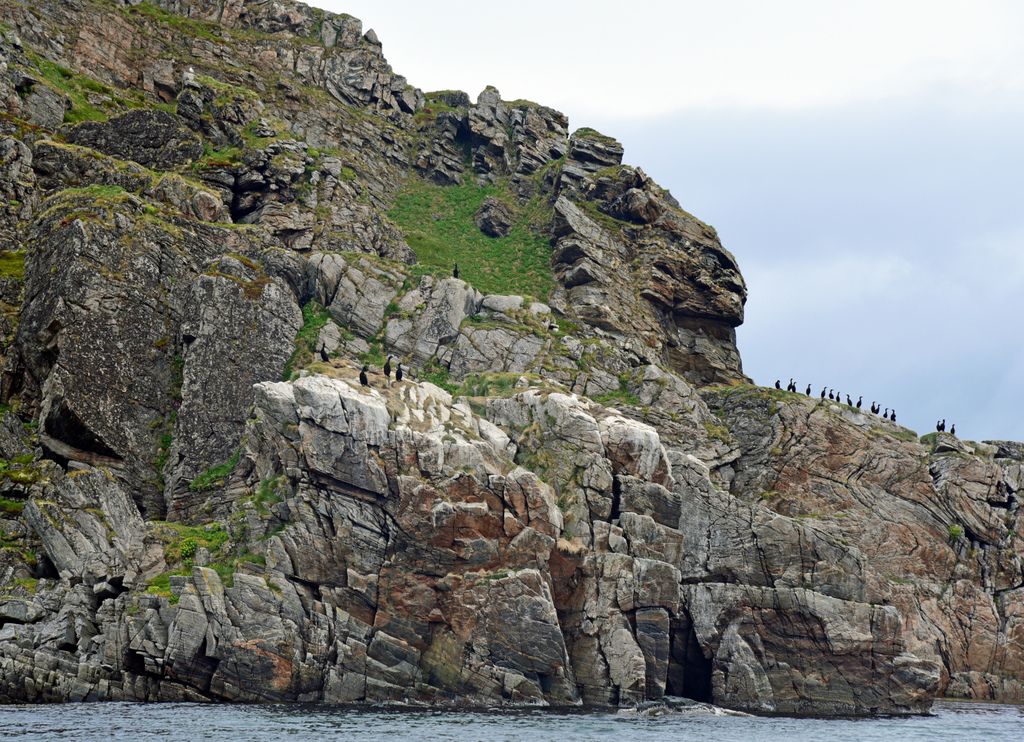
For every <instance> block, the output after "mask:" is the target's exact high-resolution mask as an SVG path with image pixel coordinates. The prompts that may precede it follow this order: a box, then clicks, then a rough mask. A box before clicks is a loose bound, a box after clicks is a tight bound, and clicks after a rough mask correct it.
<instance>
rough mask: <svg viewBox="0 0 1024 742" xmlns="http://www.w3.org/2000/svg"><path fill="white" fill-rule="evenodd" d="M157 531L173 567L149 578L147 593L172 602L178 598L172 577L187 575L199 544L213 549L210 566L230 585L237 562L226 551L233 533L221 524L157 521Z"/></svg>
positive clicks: (155, 532) (166, 556)
mask: <svg viewBox="0 0 1024 742" xmlns="http://www.w3.org/2000/svg"><path fill="white" fill-rule="evenodd" d="M153 525H154V526H155V529H154V534H155V535H156V536H157V537H158V538H159V539H160V540H161V541H162V542H163V544H164V555H165V558H166V560H167V564H168V566H171V567H172V568H171V569H169V570H167V571H166V572H164V573H162V574H160V575H157V576H156V577H154V578H153V579H151V580H150V581H149V584H148V585H147V587H146V592H147V593H149V594H151V595H161V596H163V597H165V598H168V599H169V600H170V602H171V603H177V602H178V598H177V596H175V595H174V594H173V593H172V592H171V577H173V576H176V575H188V574H190V573H191V570H192V560H193V558H194V557H195V555H196V552H197V551H198V550H199V549H200V547H202V548H204V549H206V550H207V551H209V552H210V555H211V556H212V557H214V558H215V559H216V561H214V563H212V564H210V565H209V566H210V568H211V569H214V570H216V572H217V573H218V574H219V575H220V576H221V579H222V580H223V581H224V583H225V585H228V586H230V584H231V582H230V580H231V575H232V574H234V571H235V570H234V561H232V560H229V559H228V558H227V555H226V554H225V551H226V548H227V545H228V543H229V539H230V535H229V534H228V531H227V529H226V528H225V527H224V525H223V524H221V523H216V522H214V523H207V524H205V525H201V526H186V525H183V524H181V523H169V522H155V523H153Z"/></svg>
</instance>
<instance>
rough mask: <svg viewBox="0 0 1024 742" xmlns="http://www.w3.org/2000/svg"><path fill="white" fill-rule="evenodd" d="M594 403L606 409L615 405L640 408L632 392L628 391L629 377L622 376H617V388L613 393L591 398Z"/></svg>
mask: <svg viewBox="0 0 1024 742" xmlns="http://www.w3.org/2000/svg"><path fill="white" fill-rule="evenodd" d="M592 399H593V400H594V401H595V402H599V403H600V404H603V405H605V406H606V407H613V406H615V405H617V404H625V405H632V406H634V407H639V406H640V400H639V399H638V398H637V396H636V395H635V394H633V392H631V391H629V375H628V374H622V375H621V376H619V388H618V389H616V390H615V391H614V392H608V393H607V394H598V395H597V396H595V397H593V398H592Z"/></svg>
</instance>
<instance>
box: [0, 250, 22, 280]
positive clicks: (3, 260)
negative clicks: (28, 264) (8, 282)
mask: <svg viewBox="0 0 1024 742" xmlns="http://www.w3.org/2000/svg"><path fill="white" fill-rule="evenodd" d="M0 276H2V277H3V278H16V279H18V280H21V279H23V278H24V277H25V251H24V250H0Z"/></svg>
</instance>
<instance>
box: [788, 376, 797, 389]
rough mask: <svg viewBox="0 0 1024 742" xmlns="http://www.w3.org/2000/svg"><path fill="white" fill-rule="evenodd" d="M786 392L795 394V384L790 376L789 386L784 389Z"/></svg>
mask: <svg viewBox="0 0 1024 742" xmlns="http://www.w3.org/2000/svg"><path fill="white" fill-rule="evenodd" d="M786 391H787V392H795V391H796V382H795V381H793V377H792V376H790V377H789V385H788V386H787V387H786Z"/></svg>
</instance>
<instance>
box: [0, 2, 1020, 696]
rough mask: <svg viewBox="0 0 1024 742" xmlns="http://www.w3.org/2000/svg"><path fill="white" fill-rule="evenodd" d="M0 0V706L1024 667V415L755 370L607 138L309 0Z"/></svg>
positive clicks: (676, 687)
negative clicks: (791, 388)
mask: <svg viewBox="0 0 1024 742" xmlns="http://www.w3.org/2000/svg"><path fill="white" fill-rule="evenodd" d="M0 11H2V13H3V18H4V23H3V25H2V26H0V37H2V40H3V43H2V44H0V106H2V109H3V115H2V116H0V335H2V338H0V341H2V342H0V360H2V368H3V375H2V385H0V392H2V399H0V401H2V402H3V403H4V405H5V407H4V410H3V412H2V414H0V701H4V702H12V701H19V702H20V701H27V702H59V701H79V700H127V699H133V700H179V701H180V700H184V701H200V700H225V701H268V702H278V701H293V702H328V703H352V702H369V703H374V702H381V701H421V702H430V703H434V704H459V705H482V706H483V705H486V706H492V705H494V704H500V703H507V704H529V705H545V704H558V705H564V704H570V705H571V704H611V705H616V704H631V703H636V702H641V701H645V700H653V699H660V698H663V697H666V696H687V697H690V698H693V699H696V700H699V701H705V702H713V703H716V704H719V705H722V706H727V707H730V708H735V709H741V710H745V711H752V712H763V713H781V714H824V715H831V714H840V715H860V714H877V713H916V712H922V711H926V710H927V709H928V707H929V706H930V704H931V702H932V699H933V698H934V697H935V696H936V695H938V694H942V693H948V694H952V695H958V696H969V697H976V698H986V699H997V700H1021V699H1022V698H1024V657H1022V650H1021V647H1022V646H1024V624H1022V622H1021V616H1022V615H1024V608H1022V601H1024V587H1022V585H1024V573H1022V566H1024V542H1022V540H1021V537H1020V536H1019V535H1018V534H1019V533H1020V531H1021V523H1020V522H1019V521H1020V517H1021V516H1020V509H1019V497H1020V495H1019V493H1020V491H1021V488H1022V486H1024V445H1022V444H1018V443H1013V442H992V443H983V444H977V443H970V442H965V441H959V440H957V439H956V438H954V437H952V436H946V435H941V436H939V437H937V438H936V437H925V438H923V439H918V438H917V436H916V435H914V434H913V433H912V432H910V431H907V430H905V429H903V428H900V427H898V426H896V425H894V424H891V423H889V422H887V421H883V420H880V419H879V418H877V417H875V416H869V415H866V414H861V413H860V412H857V411H854V410H852V409H850V408H847V407H845V406H842V405H834V404H831V403H825V402H821V403H817V402H815V401H814V400H808V399H806V398H804V397H800V396H798V395H790V394H787V393H783V392H778V393H776V392H774V391H772V390H764V389H759V388H757V387H753V386H749V385H748V384H746V383H745V382H746V379H745V377H744V376H743V372H742V366H741V362H740V357H739V353H738V351H737V349H736V342H735V328H736V326H737V325H739V324H740V323H741V322H742V320H743V304H744V301H745V297H746V287H745V285H744V282H743V278H742V276H741V275H740V272H739V268H738V267H737V264H736V261H735V260H734V258H733V257H732V256H731V255H730V254H729V253H728V252H727V251H726V250H725V249H724V248H723V247H722V245H721V244H720V243H719V241H718V237H717V235H716V233H715V231H714V230H713V229H712V228H711V227H709V226H707V225H705V224H703V223H702V222H700V221H699V220H697V219H696V218H695V217H693V216H692V215H690V214H688V213H687V212H685V211H684V210H683V209H682V208H681V206H680V204H679V203H678V202H677V201H676V200H675V199H674V198H673V197H672V196H671V195H670V194H669V193H668V192H667V191H665V190H664V189H662V188H660V187H659V186H658V185H657V184H655V183H654V182H653V181H652V180H651V179H650V178H649V177H648V176H647V175H646V174H644V173H643V171H642V170H640V169H638V168H635V167H632V166H629V165H624V164H623V163H622V156H623V150H622V146H621V145H620V144H619V143H618V142H617V141H616V140H615V139H613V138H611V137H608V136H605V135H603V134H600V133H598V132H596V131H594V130H592V129H585V128H584V129H578V130H576V131H575V132H573V133H572V134H571V135H570V130H569V123H568V121H567V119H566V117H565V116H564V115H562V114H561V113H559V112H557V111H554V110H552V109H550V108H546V107H544V106H541V105H538V104H535V103H532V102H529V101H504V100H502V98H501V96H500V94H499V93H498V91H497V90H496V89H494V88H490V87H489V88H487V89H485V90H484V91H483V92H482V93H481V94H480V95H479V96H478V97H477V99H476V101H475V102H474V101H472V100H471V99H470V97H469V96H468V95H466V94H465V93H462V92H460V91H441V92H437V93H428V94H426V95H425V94H423V93H422V92H420V91H419V90H416V89H415V88H412V87H411V86H409V85H408V84H407V83H406V81H405V79H404V78H402V77H400V76H398V75H396V74H395V73H394V72H393V71H392V70H391V68H390V67H389V66H388V64H387V62H386V61H385V59H384V57H383V55H382V51H381V44H380V41H379V40H378V39H377V37H376V35H375V34H374V33H373V32H372V31H368V32H366V33H363V29H362V26H361V24H360V23H359V21H357V20H356V19H354V18H351V17H349V16H335V15H332V14H329V13H325V12H323V11H320V10H316V9H313V8H309V7H307V6H305V5H301V4H299V3H294V2H291V1H290V0H281V1H280V2H274V3H263V2H260V3H243V2H222V1H221V0H157V2H150V3H141V4H140V3H134V2H131V3H92V2H74V3H60V2H42V3H34V4H32V7H31V8H28V7H27V6H26V4H24V3H21V2H15V1H14V0H0ZM417 208H420V209H422V211H423V213H425V214H427V216H426V217H425V218H424V219H422V220H421V221H420V222H419V223H410V221H409V217H408V214H409V213H410V211H414V210H415V209H417ZM417 213H418V212H417ZM481 233H482V234H481ZM418 260H419V261H422V263H421V264H416V263H417V261H418ZM455 261H457V262H458V263H459V264H460V265H461V266H463V267H464V271H463V276H462V277H461V278H456V277H453V276H452V274H451V263H452V262H455ZM524 276H528V277H529V280H526V279H524ZM467 277H469V278H471V280H466V279H467ZM385 362H387V364H388V365H385ZM364 366H365V368H366V369H367V375H368V378H367V382H368V384H367V385H365V386H364V385H362V384H360V383H359V381H358V376H359V371H360V369H361V368H363V367H364ZM399 368H401V370H402V374H403V379H402V380H398V379H397V375H398V374H397V372H398V369H399ZM385 370H386V371H390V373H389V374H388V375H385V374H384V373H381V372H382V371H385Z"/></svg>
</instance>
